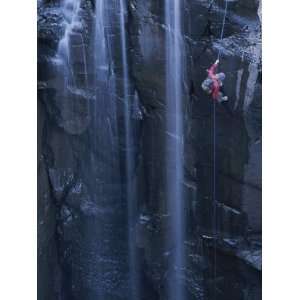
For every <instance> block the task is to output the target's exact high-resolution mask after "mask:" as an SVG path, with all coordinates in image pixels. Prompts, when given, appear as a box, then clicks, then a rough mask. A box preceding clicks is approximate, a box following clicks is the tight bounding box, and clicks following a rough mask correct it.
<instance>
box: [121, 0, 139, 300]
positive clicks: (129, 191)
mask: <svg viewBox="0 0 300 300" xmlns="http://www.w3.org/2000/svg"><path fill="white" fill-rule="evenodd" d="M119 1H120V2H119V5H120V33H121V49H122V69H123V99H124V122H125V147H126V149H125V151H126V199H127V206H128V253H129V255H128V259H129V285H130V286H129V287H130V299H131V300H139V299H140V297H139V280H138V267H137V251H136V242H135V219H136V200H137V198H136V187H135V181H134V179H133V175H134V174H133V173H134V143H133V125H132V122H133V120H132V118H131V112H132V109H131V108H132V105H131V99H132V97H131V95H130V86H129V70H128V56H127V35H126V30H125V28H126V24H125V17H126V15H127V8H126V6H125V3H126V2H125V0H119Z"/></svg>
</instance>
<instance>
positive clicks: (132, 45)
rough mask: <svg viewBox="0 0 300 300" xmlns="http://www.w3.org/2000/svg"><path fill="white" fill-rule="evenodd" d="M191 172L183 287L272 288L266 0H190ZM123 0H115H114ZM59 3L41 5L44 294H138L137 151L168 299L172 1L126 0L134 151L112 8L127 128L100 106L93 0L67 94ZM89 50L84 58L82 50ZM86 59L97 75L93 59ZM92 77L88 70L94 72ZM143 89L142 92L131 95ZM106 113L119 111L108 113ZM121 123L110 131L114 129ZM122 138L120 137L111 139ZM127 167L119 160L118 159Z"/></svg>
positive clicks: (149, 236) (200, 290)
mask: <svg viewBox="0 0 300 300" xmlns="http://www.w3.org/2000/svg"><path fill="white" fill-rule="evenodd" d="M183 2H184V19H183V21H184V22H183V23H184V40H185V50H186V53H187V54H186V78H185V81H184V82H183V83H182V84H183V87H184V92H185V94H186V97H185V99H184V108H185V111H184V180H183V182H182V187H183V189H184V195H185V199H184V201H185V212H184V213H185V216H186V222H187V224H186V231H187V232H186V233H187V234H186V235H187V240H186V241H185V245H184V248H185V257H187V260H186V269H185V270H184V278H182V284H183V286H184V289H185V291H186V299H189V300H196V299H197V300H199V299H207V300H210V299H220V300H221V299H222V300H224V299H232V300H239V299H241V300H242V299H243V300H246V299H247V300H249V299H251V300H259V299H261V188H262V187H261V84H262V83H261V28H260V2H259V1H257V0H247V1H246V0H236V1H229V13H228V15H227V18H226V27H225V32H224V39H223V40H222V41H220V40H219V35H220V31H221V21H222V18H223V13H224V1H222V0H219V1H214V2H212V1H208V0H185V1H183ZM111 3H112V5H113V3H116V1H112V2H111ZM59 5H60V1H42V2H39V5H38V137H39V139H38V174H39V183H38V187H39V189H38V262H39V263H38V278H39V283H38V299H39V300H52V299H53V300H57V299H61V300H69V299H78V300H82V299H85V300H96V299H105V300H121V299H124V300H125V299H130V292H129V265H128V249H129V247H128V215H127V203H126V197H125V194H126V192H125V190H126V187H125V182H124V179H123V178H124V173H125V171H124V168H125V159H126V151H133V153H134V157H135V162H134V163H135V168H134V174H132V177H133V180H134V181H135V183H136V186H137V198H138V209H137V210H138V214H137V215H136V218H135V223H136V225H135V232H136V239H135V240H136V245H135V248H136V249H137V253H138V257H139V262H138V263H139V271H140V285H141V287H140V290H141V296H140V297H141V299H143V300H156V299H157V300H166V299H168V298H167V296H166V295H167V291H166V289H167V278H168V276H169V274H170V269H171V268H172V266H170V263H169V261H170V257H171V256H172V247H170V246H169V245H168V243H166V242H165V241H166V238H167V233H168V231H169V228H168V224H169V222H168V214H167V203H166V201H167V197H166V175H165V174H166V164H165V149H164V144H165V140H166V138H168V137H167V134H166V127H165V126H166V125H165V118H166V114H167V113H168V112H167V111H166V106H165V104H166V101H165V31H166V26H165V24H164V1H160V0H151V1H149V0H128V16H127V22H126V32H127V33H128V43H127V44H128V49H127V52H128V58H129V72H130V83H131V84H130V90H131V92H132V94H134V93H135V94H136V97H137V98H138V100H139V101H140V102H139V104H138V106H139V110H138V113H137V114H136V115H137V117H136V118H134V119H132V122H133V125H134V126H133V127H134V128H135V131H134V147H133V148H134V149H126V146H125V142H124V135H125V134H124V114H123V102H122V97H123V96H124V95H122V93H121V91H120V90H121V82H122V80H123V73H122V70H121V65H122V63H121V51H120V44H119V42H118V41H119V36H120V32H119V29H118V28H117V25H116V24H118V21H117V17H118V16H117V14H118V13H117V12H116V13H115V15H114V17H113V18H112V24H113V25H112V27H114V26H116V29H113V31H112V34H111V38H112V40H115V49H114V52H113V54H112V59H113V61H114V68H115V75H116V82H117V84H116V85H117V86H116V90H117V94H118V99H120V101H118V105H117V108H116V109H117V127H118V128H117V129H118V130H116V131H114V130H111V131H110V129H109V128H111V127H110V126H109V122H108V121H106V120H107V118H106V117H107V115H108V114H109V112H108V110H105V107H101V109H99V110H98V113H99V114H98V115H97V116H95V107H96V106H95V105H96V104H95V97H96V94H97V91H95V88H94V86H93V82H94V78H95V74H94V72H95V71H94V70H95V68H94V62H93V55H94V51H95V49H94V48H93V41H92V39H93V34H94V27H93V26H94V23H95V11H94V9H95V2H94V1H90V0H83V1H81V11H80V18H81V23H82V27H81V30H80V32H78V35H74V36H72V42H71V45H72V47H71V49H72V54H71V57H73V58H74V60H73V61H72V65H73V69H74V73H75V78H76V88H72V89H68V90H67V92H63V91H64V88H63V86H62V78H61V77H60V75H58V74H59V70H58V69H59V67H58V66H57V64H55V57H56V53H57V49H58V44H59V41H60V40H61V39H62V37H63V35H64V32H65V25H64V16H63V15H62V12H61V9H60V6H59ZM218 51H220V53H221V62H220V70H222V71H223V72H224V73H225V74H226V79H225V89H226V93H227V95H228V97H229V104H228V105H227V106H223V105H218V106H217V108H216V109H217V111H216V128H217V129H216V174H217V175H216V198H217V205H216V220H217V224H216V226H217V234H216V233H215V230H214V229H215V228H214V218H213V210H214V203H213V201H212V180H213V120H212V112H213V105H212V102H211V100H210V99H209V98H208V96H207V95H206V94H205V93H204V92H203V91H202V90H201V82H202V81H203V80H204V79H205V77H206V69H207V68H208V67H209V66H210V64H212V63H213V62H214V61H215V59H216V56H217V53H218ZM82 53H85V58H86V60H85V61H83V59H82V57H83V55H82ZM84 68H87V74H86V72H85V70H84ZM86 76H87V82H86ZM132 98H133V96H132ZM108 119H109V118H108ZM108 132H110V134H108ZM112 145H114V146H112ZM116 170H118V171H116Z"/></svg>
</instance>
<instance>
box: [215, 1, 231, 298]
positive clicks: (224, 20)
mask: <svg viewBox="0 0 300 300" xmlns="http://www.w3.org/2000/svg"><path fill="white" fill-rule="evenodd" d="M227 10H228V0H225V10H224V16H223V22H222V30H221V35H220V41H222V40H223V36H224V28H225V22H226V17H227ZM220 54H221V48H219V51H218V60H219V59H220ZM216 102H217V101H213V195H212V196H213V232H214V275H213V276H214V297H213V298H214V300H215V299H216V277H217V236H218V230H217V229H218V228H217V225H218V223H217V201H216Z"/></svg>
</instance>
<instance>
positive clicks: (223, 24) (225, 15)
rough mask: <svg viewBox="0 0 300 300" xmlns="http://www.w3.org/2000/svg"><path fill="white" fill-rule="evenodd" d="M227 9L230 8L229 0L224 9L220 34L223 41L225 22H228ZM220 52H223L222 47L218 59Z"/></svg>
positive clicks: (226, 1) (226, 0)
mask: <svg viewBox="0 0 300 300" xmlns="http://www.w3.org/2000/svg"><path fill="white" fill-rule="evenodd" d="M227 10H228V0H225V10H224V16H223V23H222V30H221V36H220V40H221V41H222V40H223V36H224V28H225V23H226V17H227ZM220 53H221V49H219V52H218V59H219V58H220Z"/></svg>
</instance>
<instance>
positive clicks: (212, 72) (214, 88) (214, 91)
mask: <svg viewBox="0 0 300 300" xmlns="http://www.w3.org/2000/svg"><path fill="white" fill-rule="evenodd" d="M218 65H219V60H218V59H217V60H216V62H215V63H214V64H213V65H212V66H211V67H210V68H209V69H208V70H207V72H208V76H207V78H206V79H205V80H204V81H203V83H202V89H203V90H204V91H205V92H206V93H207V94H209V95H211V97H212V99H213V100H216V101H218V102H219V103H222V102H225V101H228V97H227V96H226V95H225V92H224V88H223V81H224V79H225V74H224V73H217V74H216V70H217V67H218Z"/></svg>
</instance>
